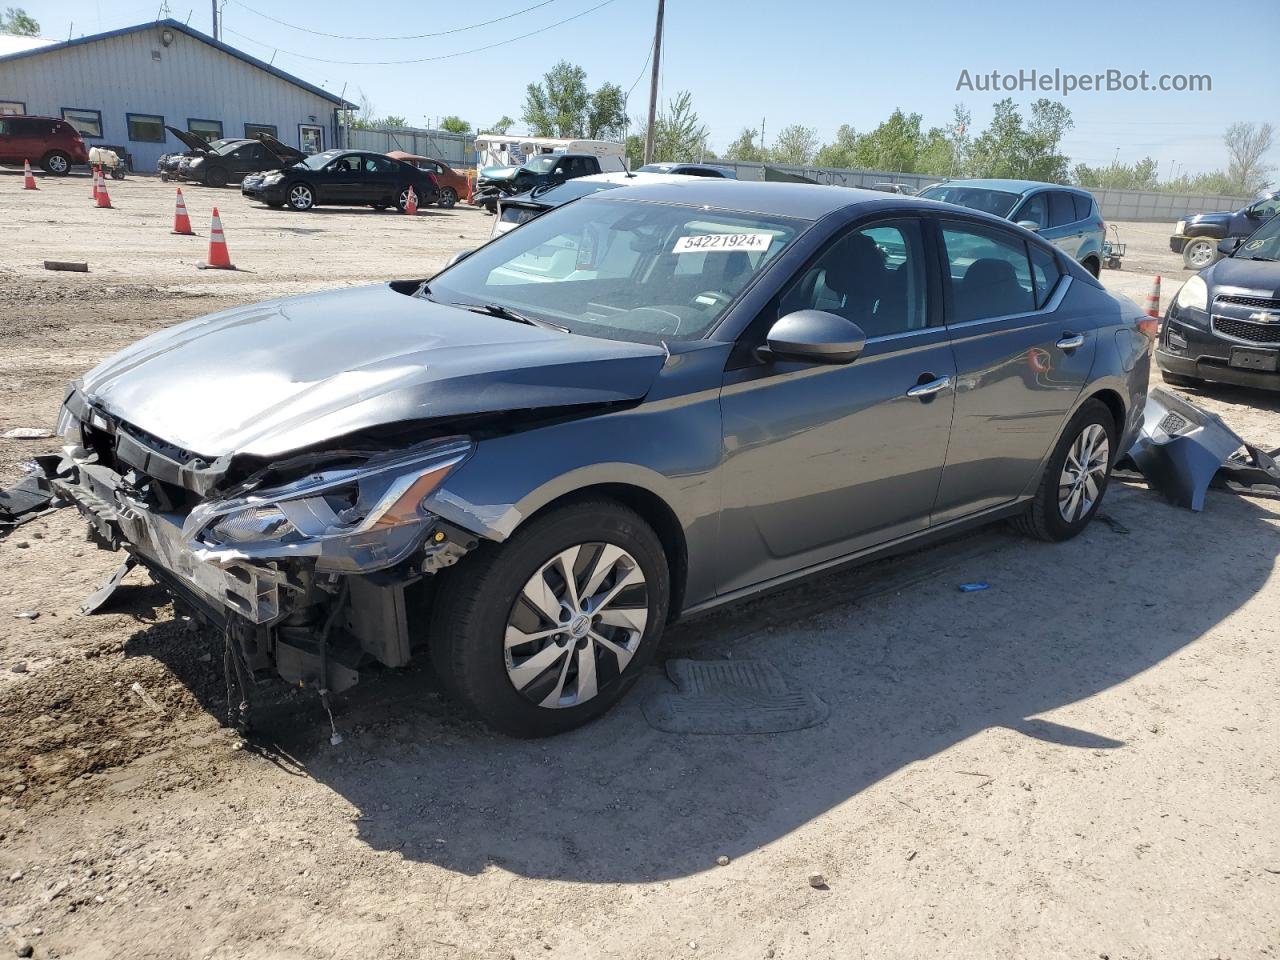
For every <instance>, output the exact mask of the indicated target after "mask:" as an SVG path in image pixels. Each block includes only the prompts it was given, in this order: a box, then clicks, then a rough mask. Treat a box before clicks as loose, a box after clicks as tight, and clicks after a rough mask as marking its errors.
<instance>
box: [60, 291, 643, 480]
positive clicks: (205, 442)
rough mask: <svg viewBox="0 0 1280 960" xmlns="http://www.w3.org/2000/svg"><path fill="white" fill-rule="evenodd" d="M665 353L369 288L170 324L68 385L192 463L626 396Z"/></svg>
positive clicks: (639, 389) (636, 394)
mask: <svg viewBox="0 0 1280 960" xmlns="http://www.w3.org/2000/svg"><path fill="white" fill-rule="evenodd" d="M665 358H666V353H665V351H663V350H662V348H660V347H655V346H650V345H647V344H638V343H626V342H621V341H615V340H600V339H596V338H593V337H583V336H575V335H573V334H566V333H560V332H558V331H555V330H545V329H542V328H538V327H531V326H527V325H525V324H521V323H515V322H512V321H509V320H503V319H501V318H498V317H489V316H485V315H482V314H476V313H471V312H470V311H466V310H460V309H458V308H455V307H448V306H444V305H442V304H437V303H432V302H430V301H428V300H423V299H420V298H415V297H409V296H405V295H403V294H400V293H397V292H396V291H394V290H393V289H391V287H390V286H388V285H376V286H371V287H355V288H352V289H348V290H341V291H334V292H329V293H317V294H310V295H307V296H301V297H290V298H288V299H284V300H275V301H269V302H267V303H259V304H254V305H252V306H248V307H239V308H236V309H233V310H227V311H224V312H222V313H215V314H210V315H209V316H207V317H201V318H199V319H196V320H191V321H189V322H187V323H182V324H179V325H177V326H175V327H172V328H170V329H168V330H164V331H161V332H159V333H156V334H153V335H151V336H149V337H147V338H146V339H144V340H140V341H139V342H138V343H136V344H134V345H133V346H131V347H128V348H127V349H125V350H122V351H121V352H120V353H117V354H116V355H115V356H113V357H111V358H109V359H107V360H106V361H104V362H103V363H101V364H99V365H98V366H97V367H95V368H94V369H93V370H91V371H89V373H87V374H86V375H85V376H84V378H83V380H82V389H83V392H84V394H85V395H86V397H87V398H88V399H89V400H90V402H92V403H93V404H95V405H96V406H99V407H101V408H102V409H104V410H106V411H107V412H108V413H110V414H112V415H113V416H115V417H118V418H119V419H121V420H124V421H125V422H126V423H129V424H132V425H133V426H135V427H137V428H140V429H141V430H144V431H146V432H147V433H150V434H152V435H154V436H156V437H158V438H159V439H161V440H164V441H166V442H168V443H170V444H173V445H175V446H178V447H180V448H182V449H184V450H187V451H188V452H191V453H195V454H199V455H201V456H202V457H205V458H209V459H212V458H216V457H221V456H224V455H227V454H248V455H252V456H260V457H276V456H279V455H281V454H284V453H288V452H291V451H295V450H299V449H301V448H304V447H310V446H312V445H314V444H318V443H322V442H324V441H326V440H330V439H334V438H337V437H341V436H344V435H346V434H349V433H352V432H354V431H357V430H361V429H365V428H368V427H372V426H377V425H380V424H388V423H396V422H401V421H407V420H422V419H437V418H442V417H462V416H467V415H470V414H483V413H494V412H501V411H505V410H525V409H537V408H543V407H565V406H575V405H581V404H597V403H609V402H617V401H626V400H639V399H641V398H643V397H644V396H645V394H646V393H648V391H649V388H650V386H651V385H652V383H653V380H654V378H655V377H656V376H657V373H658V371H659V370H660V369H661V368H662V365H663V363H664V362H665Z"/></svg>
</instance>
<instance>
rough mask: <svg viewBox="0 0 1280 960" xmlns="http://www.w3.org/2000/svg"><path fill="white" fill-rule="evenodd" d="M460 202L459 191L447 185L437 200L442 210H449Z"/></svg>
mask: <svg viewBox="0 0 1280 960" xmlns="http://www.w3.org/2000/svg"><path fill="white" fill-rule="evenodd" d="M457 202H458V191H456V190H454V189H453V187H445V188H444V189H442V190H441V191H440V199H439V200H437V201H436V205H437V206H439V207H440V208H441V209H442V210H449V209H451V208H452V207H453V205H454V204H455V203H457Z"/></svg>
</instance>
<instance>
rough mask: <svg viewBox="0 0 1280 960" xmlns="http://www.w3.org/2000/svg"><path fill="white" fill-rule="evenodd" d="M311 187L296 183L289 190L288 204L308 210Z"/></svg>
mask: <svg viewBox="0 0 1280 960" xmlns="http://www.w3.org/2000/svg"><path fill="white" fill-rule="evenodd" d="M312 199H313V198H312V196H311V188H310V187H308V186H306V185H305V184H301V183H299V184H297V185H296V186H295V187H293V189H291V190H290V191H289V205H290V206H291V207H293V209H295V210H310V209H311V203H312Z"/></svg>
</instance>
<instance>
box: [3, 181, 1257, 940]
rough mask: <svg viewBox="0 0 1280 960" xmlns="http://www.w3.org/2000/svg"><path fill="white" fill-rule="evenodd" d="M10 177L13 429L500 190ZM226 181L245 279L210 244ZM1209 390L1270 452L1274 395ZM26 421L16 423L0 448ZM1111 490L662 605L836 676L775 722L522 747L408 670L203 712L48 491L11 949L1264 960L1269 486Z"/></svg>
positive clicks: (405, 249) (438, 231) (739, 643)
mask: <svg viewBox="0 0 1280 960" xmlns="http://www.w3.org/2000/svg"><path fill="white" fill-rule="evenodd" d="M20 186H21V179H20V177H19V176H16V175H12V173H11V172H10V171H4V172H0V230H2V232H3V236H4V243H3V244H2V245H0V317H2V318H3V326H2V328H0V329H3V336H4V348H3V349H2V350H0V433H3V432H4V431H5V430H8V429H9V428H11V427H16V426H45V427H52V426H53V422H54V418H55V416H56V410H57V406H58V403H59V401H60V399H61V396H62V391H63V388H64V386H65V384H66V382H67V381H68V380H70V379H71V378H73V377H74V376H76V375H77V374H79V373H80V372H82V371H83V370H85V369H86V368H88V367H89V366H91V365H93V364H94V363H95V362H96V361H97V360H99V359H101V358H102V357H104V356H106V355H107V354H109V353H111V352H113V351H114V350H116V349H118V348H120V347H122V346H124V345H125V344H127V343H129V342H131V341H133V340H135V339H137V338H138V337H140V336H143V335H145V334H146V333H148V332H150V331H153V330H156V329H158V328H160V327H163V326H165V325H168V324H170V323H173V322H176V321H179V320H183V319H187V318H189V317H192V316H196V315H199V314H202V313H207V312H210V311H213V310H216V309H220V308H223V307H227V306H231V305H234V304H239V303H243V302H247V301H252V300H259V299H264V298H267V297H274V296H280V295H287V294H292V293H300V292H304V291H310V290H316V289H323V288H328V287H334V286H341V285H347V284H356V283H366V282H371V281H376V280H383V279H388V278H393V277H408V276H426V275H429V274H430V273H432V272H433V270H434V269H435V268H436V267H438V266H440V265H442V264H443V263H444V261H445V260H446V259H447V258H448V257H449V256H450V255H451V254H452V253H453V252H454V251H456V250H458V249H461V248H464V247H467V246H474V245H476V244H477V243H478V242H479V241H481V240H482V239H483V238H484V237H485V236H486V235H487V233H488V229H489V227H490V225H491V221H490V220H489V218H487V217H485V216H484V215H483V214H480V213H478V212H476V211H473V210H470V209H459V210H456V211H450V212H445V211H438V210H435V209H430V208H429V209H428V210H426V211H424V212H423V213H422V214H421V215H420V216H419V217H418V218H417V219H416V220H411V219H409V218H407V217H402V216H397V215H394V214H377V213H374V212H372V211H369V212H363V211H352V210H332V211H330V210H321V211H317V212H315V213H311V214H291V213H287V212H283V211H281V212H277V211H271V210H267V209H265V208H261V207H257V206H254V205H251V204H249V203H247V202H245V201H244V200H243V199H242V198H241V197H240V196H239V195H238V194H237V192H236V191H235V190H234V189H228V190H222V191H211V190H206V189H203V188H200V187H191V188H190V189H189V190H187V191H186V194H187V203H188V206H189V208H190V209H191V213H192V218H193V222H194V223H195V225H196V228H197V230H198V231H199V232H200V233H201V234H202V236H201V237H198V238H190V237H175V236H171V235H170V234H169V232H168V231H169V226H170V222H171V217H172V203H173V190H172V185H166V184H160V183H158V182H155V181H151V180H147V179H143V178H138V179H130V180H127V181H125V182H123V183H116V182H113V183H111V185H110V188H111V196H112V201H113V203H114V204H115V206H116V209H114V210H96V209H92V208H91V207H90V202H89V199H88V194H89V183H88V180H87V179H85V178H83V177H71V178H66V179H61V180H59V179H54V178H48V177H46V178H42V179H41V181H40V191H39V192H37V193H25V192H23V191H22V190H21V189H20ZM215 202H216V203H218V204H219V205H220V207H221V212H222V219H223V224H224V226H225V228H226V231H227V238H228V242H229V244H230V250H231V256H232V260H233V261H234V262H235V263H236V264H237V266H238V267H239V268H240V269H239V270H237V271H235V272H215V271H199V270H196V269H195V266H194V264H195V262H196V261H198V260H201V259H203V257H204V254H205V245H206V243H207V239H206V238H207V230H208V220H209V211H210V207H211V206H212V205H213V204H214V203H215ZM1168 226H1169V225H1165V224H1120V230H1121V234H1122V239H1124V240H1125V241H1127V242H1128V243H1129V244H1130V247H1129V257H1128V259H1127V260H1126V263H1125V269H1124V270H1122V271H1119V272H1115V271H1105V272H1104V275H1103V279H1104V281H1105V282H1106V283H1107V284H1108V286H1109V287H1112V288H1113V289H1116V290H1118V291H1120V292H1124V293H1126V294H1127V295H1129V296H1132V297H1135V298H1140V297H1141V295H1142V294H1143V293H1145V291H1146V287H1147V285H1148V284H1149V283H1150V279H1151V276H1152V275H1153V274H1156V273H1160V274H1161V275H1162V276H1163V278H1164V296H1165V298H1166V302H1167V298H1168V297H1170V296H1172V295H1173V293H1174V292H1175V291H1176V289H1177V285H1178V284H1179V283H1180V282H1181V280H1182V279H1183V278H1184V276H1185V275H1186V274H1184V272H1183V271H1182V269H1181V265H1180V262H1179V258H1177V257H1175V256H1174V255H1172V254H1171V253H1169V251H1168V249H1167V246H1166V243H1167V236H1168ZM45 259H59V260H85V261H88V262H89V265H90V272H89V273H87V274H67V273H51V272H47V271H45V270H43V269H42V268H41V261H42V260H45ZM353 322H359V318H353ZM1153 379H1154V378H1153ZM1194 399H1195V400H1196V402H1199V403H1202V404H1204V405H1205V406H1207V407H1209V408H1211V409H1213V410H1215V411H1216V412H1218V413H1220V414H1221V415H1222V416H1223V417H1224V418H1225V419H1226V420H1227V422H1228V423H1230V424H1231V425H1232V426H1233V427H1235V429H1236V430H1237V432H1239V433H1241V434H1243V435H1244V436H1246V437H1247V438H1249V439H1251V440H1254V441H1257V442H1258V443H1260V444H1262V445H1264V446H1280V402H1277V399H1276V398H1274V397H1268V396H1265V395H1262V394H1258V393H1254V392H1250V391H1245V390H1230V389H1215V390H1213V391H1211V392H1207V393H1204V394H1200V395H1196V396H1195V397H1194ZM49 446H50V441H15V440H0V478H12V477H15V476H16V475H17V473H18V470H19V466H18V464H19V463H20V461H21V460H22V459H24V458H25V457H28V456H30V455H32V454H35V453H39V452H43V451H45V450H46V449H48V448H49ZM1104 515H1105V519H1106V521H1107V522H1100V523H1095V524H1093V525H1092V526H1091V527H1090V528H1089V530H1088V531H1087V532H1086V533H1085V534H1083V535H1082V536H1080V537H1079V538H1077V539H1076V540H1074V541H1072V542H1070V543H1068V544H1065V545H1059V546H1046V545H1043V544H1036V543H1031V542H1028V541H1025V540H1022V539H1019V538H1018V537H1016V536H1014V535H1012V534H1010V533H1008V532H1007V531H1006V530H1005V529H1004V528H1002V527H994V528H988V529H984V530H981V531H979V532H977V533H975V534H972V535H969V536H967V537H964V538H962V539H958V540H955V541H952V542H950V543H947V544H944V545H942V546H938V547H934V548H932V549H929V550H925V551H921V552H918V553H915V554H911V555H908V556H905V557H900V558H897V559H894V560H891V561H886V562H881V563H876V564H873V565H871V566H868V567H864V568H862V569H861V570H857V571H852V572H844V573H838V574H831V575H827V576H824V577H821V578H818V579H816V580H812V581H809V582H807V583H805V584H803V585H801V586H798V587H795V588H792V589H790V590H788V591H786V592H783V593H779V594H776V595H773V596H769V597H764V598H761V599H758V600H754V601H752V602H749V603H746V604H743V605H740V606H737V607H734V608H732V609H728V610H725V611H722V612H719V613H716V614H714V615H707V616H703V617H701V618H699V619H696V620H693V621H690V622H687V623H685V624H682V625H680V626H678V627H676V628H675V629H674V630H673V631H672V632H671V634H670V636H669V640H668V643H667V646H666V647H665V648H664V649H665V652H666V654H667V655H668V656H673V655H674V656H690V657H695V658H698V659H717V658H725V657H733V658H742V657H757V658H762V659H768V660H770V661H771V662H772V663H774V664H775V665H776V666H777V667H778V668H779V669H781V670H782V671H783V672H784V673H785V674H786V675H787V676H788V677H790V678H791V679H792V680H793V681H795V682H797V683H798V684H800V685H802V686H803V687H805V688H806V689H808V690H810V691H812V692H813V693H815V694H817V695H818V696H819V697H821V698H822V699H823V700H824V701H825V702H826V703H827V704H828V705H829V706H830V709H831V714H830V718H829V719H828V720H827V721H826V722H825V723H824V724H822V725H820V726H818V727H815V728H812V729H808V730H805V731H802V732H799V733H790V734H780V735H770V736H753V737H695V736H675V735H670V734H665V733H661V732H659V731H657V730H655V729H653V728H651V727H650V726H648V725H647V724H646V722H645V720H644V717H643V714H642V712H641V710H640V706H639V705H640V702H641V700H642V699H643V697H644V696H645V695H646V693H648V692H652V691H657V690H660V689H662V687H663V686H664V684H666V683H667V681H666V680H665V677H664V674H663V672H662V670H661V668H660V667H655V668H653V669H652V671H651V673H650V674H649V675H648V676H646V677H645V678H644V680H643V681H642V683H641V687H640V688H639V689H637V690H636V691H634V692H633V693H632V694H631V696H630V697H629V698H628V699H627V701H625V702H624V703H623V705H622V706H621V707H620V708H619V709H617V710H615V711H614V712H613V713H612V714H610V715H609V716H608V717H606V718H605V719H604V720H602V721H601V722H598V723H596V724H594V725H592V726H590V727H588V728H586V729H583V730H579V731H576V732H574V733H572V734H569V735H567V736H563V737H560V738H557V739H555V740H550V741H541V742H533V743H527V742H514V741H510V740H506V739H503V738H500V737H497V736H495V735H492V734H490V733H488V732H487V731H486V730H484V729H483V728H481V727H479V726H477V725H474V724H472V723H470V722H468V721H466V720H464V719H462V718H460V716H459V715H458V712H457V711H456V709H455V708H454V707H453V705H452V704H450V703H449V702H448V701H447V700H446V699H444V698H442V697H441V695H440V694H439V693H438V690H437V687H436V685H435V683H434V680H433V678H432V677H431V676H430V675H429V673H428V671H426V670H424V669H410V670H409V671H406V672H403V673H395V674H387V675H385V676H382V677H378V678H374V679H373V680H371V681H369V682H366V683H362V684H361V685H360V686H358V687H356V688H355V689H354V690H352V691H351V692H350V693H349V694H348V695H347V696H345V697H343V698H341V699H340V700H339V702H338V704H337V710H336V718H335V719H336V723H337V726H338V728H339V730H340V731H341V733H342V736H343V738H344V739H343V742H342V743H341V744H340V745H338V746H331V745H330V742H329V726H328V721H327V719H326V718H325V715H324V713H323V711H322V710H321V709H320V707H319V705H318V704H317V702H316V701H315V699H314V696H308V695H305V694H303V693H300V692H291V691H288V690H285V689H283V688H281V687H280V686H272V687H271V688H270V689H268V690H265V691H262V692H261V693H260V694H259V698H260V702H259V703H258V707H257V711H256V717H257V722H258V725H259V730H258V732H257V733H256V734H255V735H254V736H253V737H252V738H251V739H250V740H248V741H245V740H242V739H241V738H240V737H239V736H237V735H233V734H231V733H230V732H228V731H227V730H226V729H225V728H224V727H223V726H222V725H221V721H222V720H223V719H224V718H225V715H226V709H227V704H226V697H225V682H224V677H223V674H222V666H221V656H220V654H221V651H220V641H219V640H218V639H217V638H214V637H210V636H206V635H203V634H201V633H198V632H196V631H194V630H190V629H188V626H187V624H186V623H185V622H183V621H182V620H181V619H178V618H176V617H175V613H174V610H173V607H172V606H171V605H170V604H169V603H168V602H167V600H166V598H165V595H164V594H163V592H162V591H160V590H159V589H158V588H156V587H154V586H151V585H149V583H148V580H147V577H146V576H145V575H144V574H143V573H141V572H135V573H133V574H132V575H131V576H130V578H129V579H128V580H127V581H126V585H125V586H124V587H123V588H122V589H121V591H120V592H119V594H118V595H117V599H116V600H115V601H114V602H113V604H112V605H111V606H110V607H109V612H107V613H103V614H100V615H97V616H93V617H82V616H79V615H77V613H76V608H77V606H78V605H79V603H80V602H81V601H82V600H83V599H84V597H85V596H86V595H87V594H88V593H89V592H91V591H92V590H93V589H94V588H95V587H96V586H97V585H98V584H99V583H100V582H101V581H102V580H103V578H105V577H106V576H107V575H108V574H109V573H110V571H111V570H112V569H113V568H114V567H115V565H116V563H117V562H118V559H119V558H118V557H117V556H115V555H111V554H106V553H102V552H100V551H98V550H96V549H95V548H94V547H92V546H91V545H88V544H86V543H85V542H84V538H83V535H82V530H81V525H80V523H78V522H77V520H76V518H75V516H74V515H73V513H72V512H71V511H61V512H58V513H55V514H52V515H49V516H47V517H45V518H42V519H40V520H38V521H35V522H34V523H31V524H29V525H27V526H25V527H23V528H22V529H21V530H19V531H18V532H17V533H15V534H14V535H13V536H10V537H9V538H7V539H4V540H0V794H2V795H0V947H2V946H3V944H4V938H5V937H7V938H8V939H9V941H10V943H9V946H10V948H11V949H14V950H24V948H25V947H26V946H30V947H31V948H33V950H34V954H35V956H37V957H76V958H107V957H112V958H114V957H119V956H130V957H138V958H150V957H156V958H161V957H163V958H174V957H199V958H277V957H284V958H303V957H307V958H310V957H326V958H327V957H335V958H337V957H343V958H345V957H351V956H355V955H364V956H377V957H385V958H400V957H406V958H407V957H415V958H416V957H432V958H436V957H439V958H455V957H456V958H499V960H506V958H508V957H516V958H521V960H524V958H533V957H548V958H575V960H576V958H596V957H601V958H640V957H651V958H671V957H680V958H691V957H692V958H696V957H726V958H739V957H743V958H770V957H775V958H799V957H814V958H826V957H831V958H845V957H857V956H868V957H877V958H898V957H903V958H906V957H921V956H943V957H974V958H990V957H994V956H1007V957H1079V958H1097V957H1101V958H1110V960H1121V958H1126V960H1139V958H1188V960H1190V958H1203V960H1211V958H1222V960H1226V958H1230V960H1241V958H1269V960H1273V958H1275V957H1276V956H1277V951H1280V776H1278V770H1280V767H1278V765H1277V760H1278V753H1280V746H1278V745H1280V740H1278V739H1277V735H1276V730H1277V725H1278V724H1280V698H1278V697H1277V695H1276V690H1277V685H1278V683H1280V630H1277V627H1276V623H1277V622H1278V620H1280V573H1277V556H1280V499H1275V498H1269V497H1267V496H1264V495H1255V496H1250V497H1243V496H1239V495H1235V494H1231V493H1226V492H1216V491H1215V492H1211V493H1210V494H1209V499H1208V505H1207V508H1206V510H1205V511H1204V512H1203V513H1201V514H1193V513H1190V512H1188V511H1184V510H1179V509H1175V508H1173V507H1171V506H1169V505H1168V504H1167V503H1165V502H1164V501H1163V500H1162V499H1161V498H1160V497H1159V496H1157V495H1156V494H1154V493H1152V492H1150V491H1148V490H1147V489H1146V488H1145V486H1143V485H1142V484H1139V483H1116V484H1114V485H1113V487H1112V489H1111V490H1110V492H1109V493H1108V498H1107V501H1106V503H1105V505H1104ZM978 580H981V581H986V582H988V583H990V585H991V588H990V589H989V590H986V591H982V592H978V593H970V594H965V593H961V592H960V591H958V589H957V586H958V584H960V583H966V582H970V581H978ZM21 613H38V617H37V618H36V619H26V618H19V617H18V616H17V615H18V614H21ZM135 683H136V684H139V685H140V686H141V688H142V690H143V691H144V692H145V693H146V695H147V697H148V698H150V700H151V701H152V702H153V703H154V704H155V705H156V708H158V709H153V707H152V706H151V705H149V704H148V702H147V701H146V700H145V699H144V698H143V697H142V696H141V695H139V694H138V693H137V692H135V691H134V689H133V685H134V684H135ZM721 857H727V858H728V863H727V865H718V863H717V861H718V858H721ZM814 873H820V874H822V875H823V878H824V879H825V881H826V883H825V887H824V888H822V889H815V888H814V887H812V886H811V885H810V884H809V882H808V877H809V876H810V874H814ZM0 952H2V950H0Z"/></svg>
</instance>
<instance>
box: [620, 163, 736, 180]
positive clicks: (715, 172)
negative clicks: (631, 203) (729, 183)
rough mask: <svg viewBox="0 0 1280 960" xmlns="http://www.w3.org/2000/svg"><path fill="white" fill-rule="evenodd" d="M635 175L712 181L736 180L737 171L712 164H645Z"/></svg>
mask: <svg viewBox="0 0 1280 960" xmlns="http://www.w3.org/2000/svg"><path fill="white" fill-rule="evenodd" d="M636 173H672V174H676V175H678V176H682V177H711V178H712V179H713V180H715V179H719V180H737V179H738V171H737V170H734V169H733V167H718V166H716V165H715V164H713V163H646V164H645V165H644V166H643V167H639V168H637V169H636Z"/></svg>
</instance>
